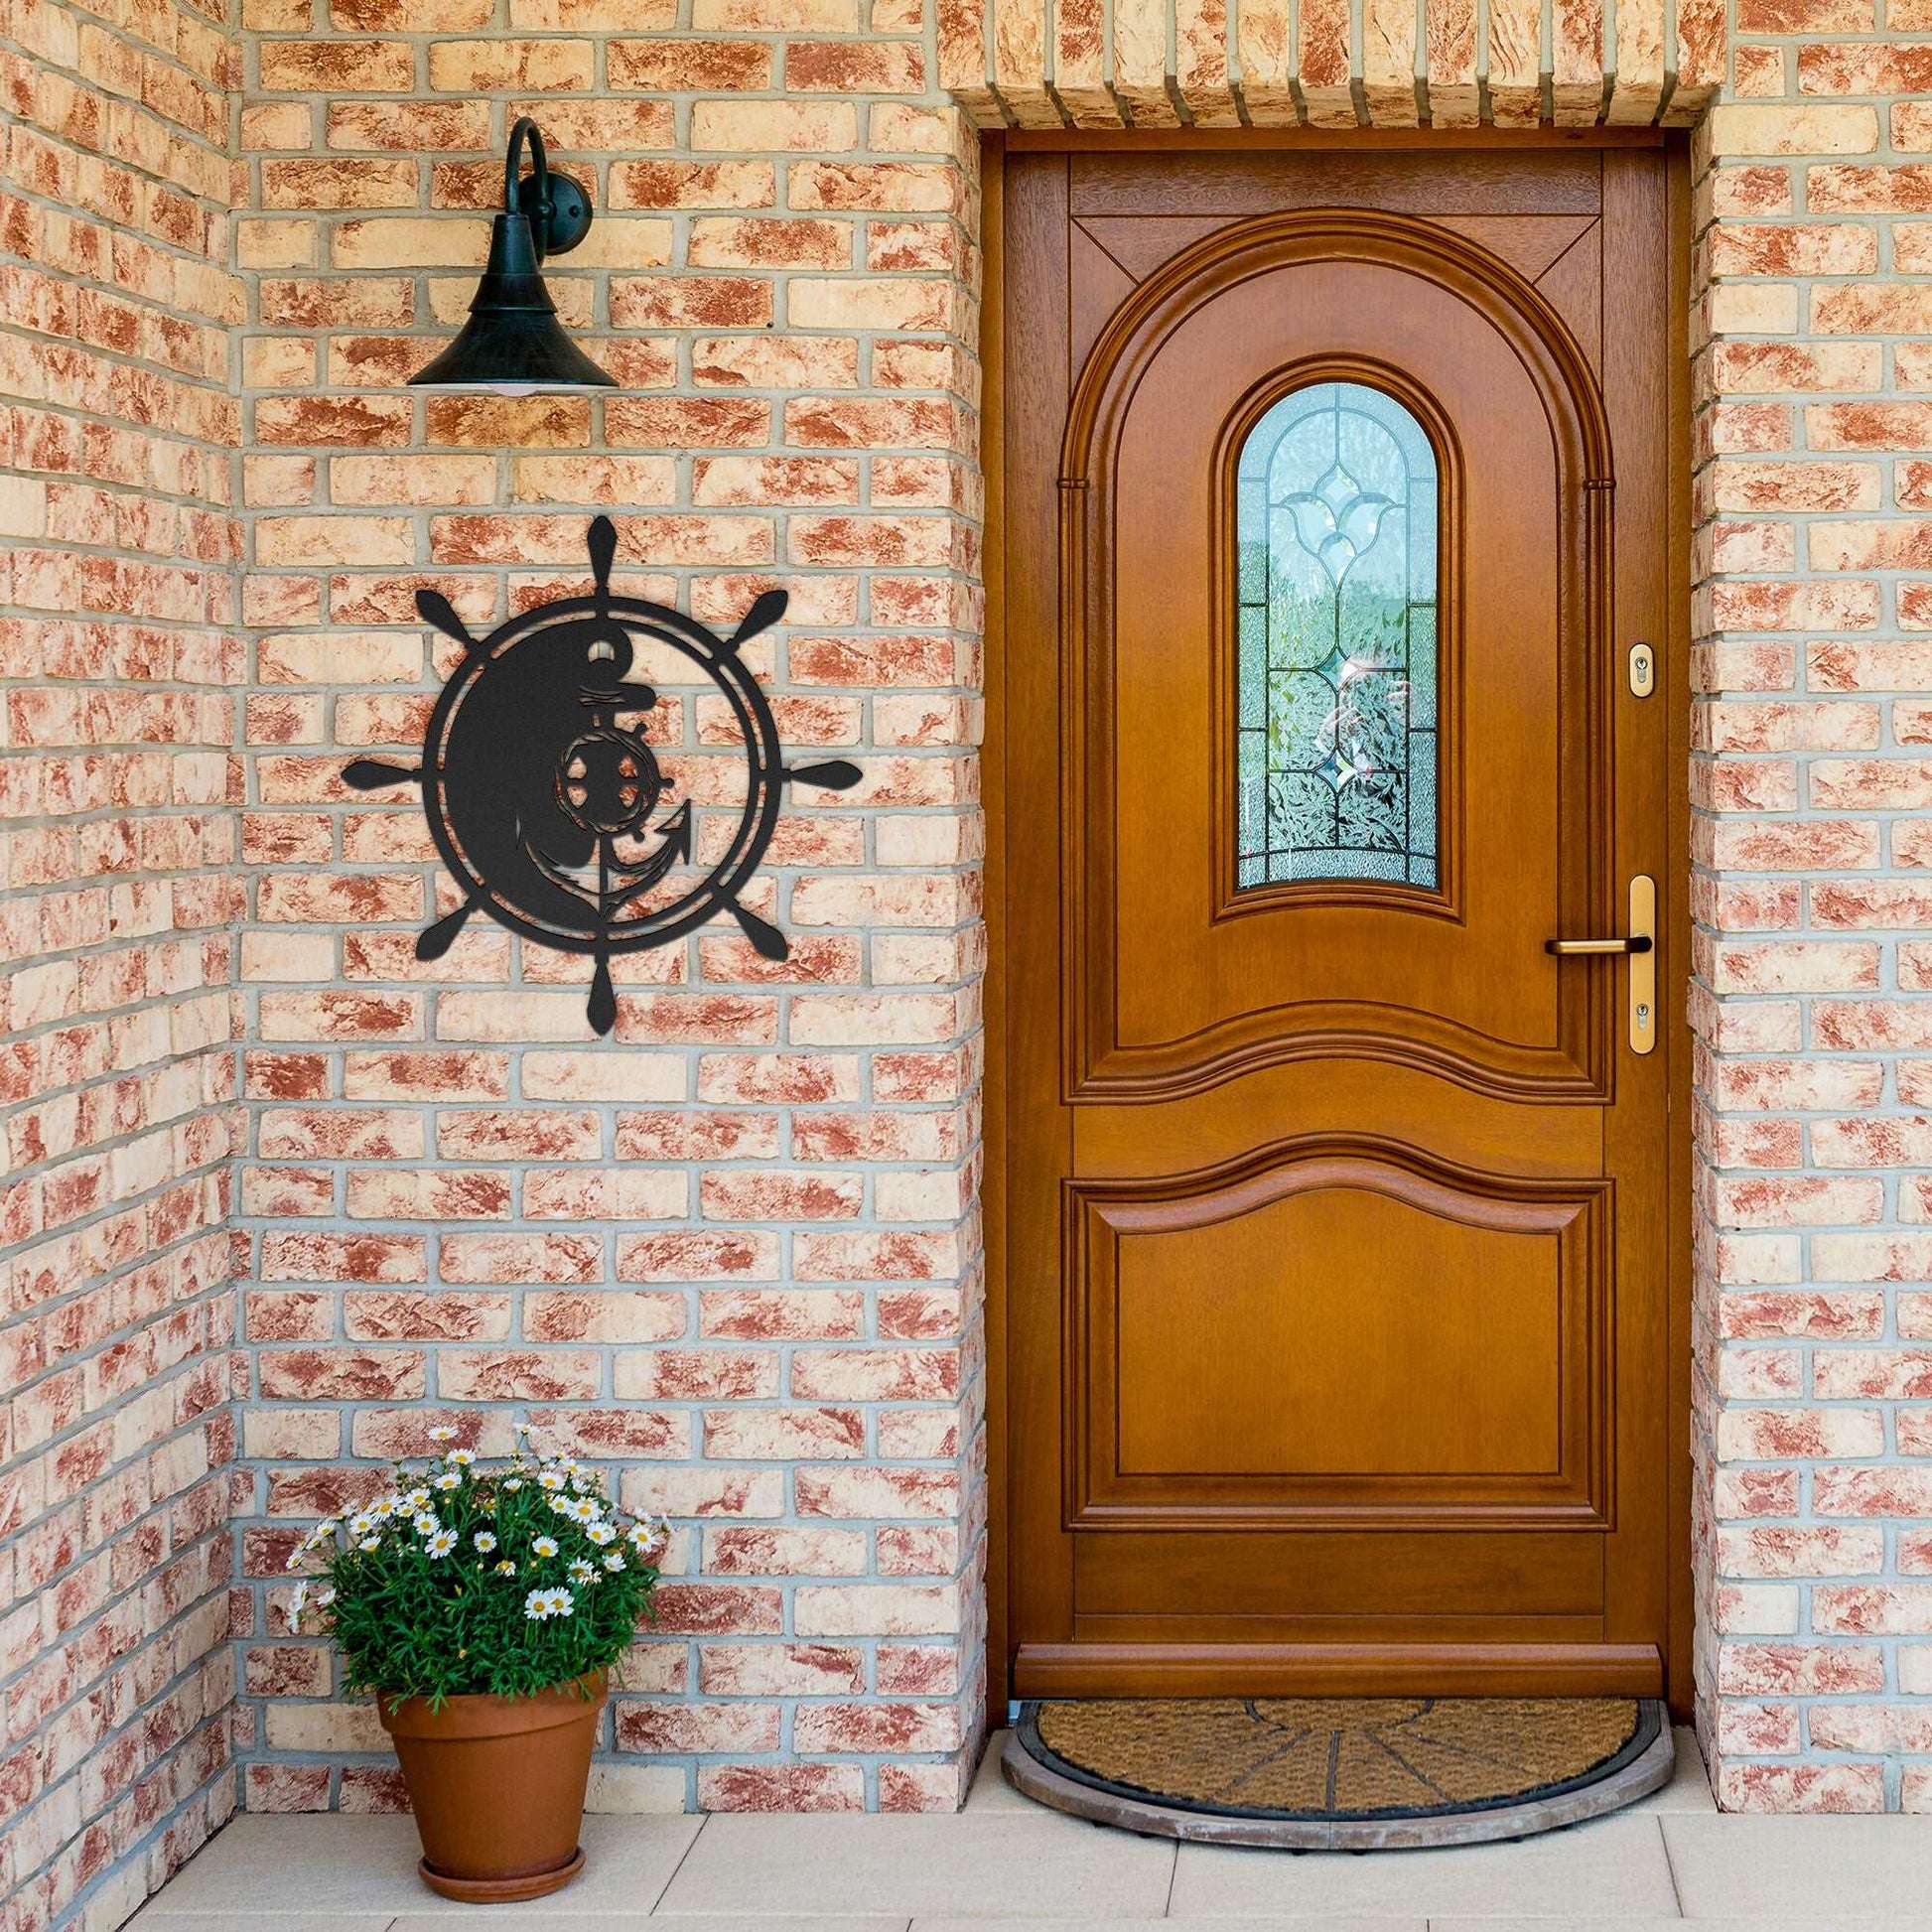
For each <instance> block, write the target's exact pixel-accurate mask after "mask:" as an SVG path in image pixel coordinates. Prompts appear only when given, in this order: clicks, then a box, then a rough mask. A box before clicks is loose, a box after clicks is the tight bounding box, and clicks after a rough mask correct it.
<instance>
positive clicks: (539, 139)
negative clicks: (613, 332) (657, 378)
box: [409, 115, 617, 396]
mask: <svg viewBox="0 0 1932 1932" xmlns="http://www.w3.org/2000/svg"><path fill="white" fill-rule="evenodd" d="M526 140H527V141H528V143H529V147H530V162H531V169H532V172H531V173H530V174H528V175H524V176H522V178H521V179H519V178H518V176H519V171H520V168H521V162H522V150H523V144H524V142H525V141H526ZM590 226H591V204H590V199H589V197H588V196H586V195H585V193H584V191H583V190H582V189H581V188H580V187H578V185H577V184H576V183H575V182H574V181H572V180H571V179H570V178H569V177H568V176H567V175H553V174H552V173H551V172H550V167H549V163H548V162H547V161H546V159H545V157H544V152H543V136H542V135H541V134H540V133H539V132H538V131H537V125H536V123H535V122H534V121H532V120H531V119H530V118H529V117H528V116H527V115H525V116H524V117H522V118H521V119H519V120H518V121H517V123H516V125H515V126H514V127H513V128H511V129H510V145H509V154H508V156H507V157H506V158H505V160H504V163H503V210H502V212H501V213H500V214H498V215H497V216H496V219H495V221H494V222H493V223H492V224H491V226H490V231H489V259H488V261H487V262H486V263H485V264H484V266H483V280H482V281H480V282H479V283H478V284H477V294H476V299H475V300H474V301H473V302H472V303H471V304H470V320H469V321H468V322H466V323H465V324H464V325H463V329H462V331H461V333H460V334H459V335H458V336H457V339H456V341H455V342H453V343H452V344H451V345H449V347H448V348H446V349H445V350H444V351H443V352H442V354H441V355H439V356H438V357H437V358H436V359H435V361H433V362H432V363H430V365H429V366H428V367H427V368H425V369H421V370H419V371H418V372H417V373H416V374H415V375H412V376H411V377H410V378H409V382H410V386H411V387H412V388H419V389H490V390H494V391H495V392H496V393H497V394H498V395H504V396H529V395H535V394H538V393H539V392H548V391H552V390H558V389H615V388H616V387H617V381H616V378H615V377H613V376H610V375H607V374H606V373H605V372H604V370H602V369H601V368H599V367H598V365H597V364H596V363H595V362H593V361H592V360H591V358H590V357H589V356H588V355H586V354H585V353H584V351H583V350H582V349H581V348H579V347H578V346H577V345H576V344H575V343H573V342H572V341H571V340H570V338H569V337H568V336H566V335H565V334H564V330H563V325H562V324H561V323H560V322H558V320H557V305H556V304H555V303H554V302H552V301H551V299H550V291H549V290H548V289H546V288H545V287H544V286H543V276H542V275H541V274H540V273H539V272H538V271H539V269H540V267H541V265H542V263H543V260H544V258H545V257H546V256H547V255H561V254H564V253H566V252H567V251H568V250H570V249H572V248H575V247H576V246H577V244H578V243H579V242H580V241H582V240H583V239H584V237H585V235H586V234H588V233H589V232H590Z"/></svg>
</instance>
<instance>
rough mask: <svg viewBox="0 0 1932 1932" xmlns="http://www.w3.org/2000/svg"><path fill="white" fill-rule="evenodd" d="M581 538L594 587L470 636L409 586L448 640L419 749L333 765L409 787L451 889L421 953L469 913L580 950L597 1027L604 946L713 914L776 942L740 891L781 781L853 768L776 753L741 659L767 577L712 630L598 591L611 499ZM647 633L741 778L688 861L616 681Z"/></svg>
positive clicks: (445, 939)
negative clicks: (702, 703) (709, 855)
mask: <svg viewBox="0 0 1932 1932" xmlns="http://www.w3.org/2000/svg"><path fill="white" fill-rule="evenodd" d="M589 544H590V556H591V568H592V570H593V572H594V573H595V575H596V589H595V590H594V592H593V593H592V595H591V596H589V597H573V598H564V599H561V600H559V601H558V602H556V603H554V604H545V605H539V606H538V607H536V608H535V609H534V610H531V611H527V612H524V613H523V614H522V615H521V616H518V617H514V618H511V619H510V620H509V621H507V622H505V623H502V624H499V625H498V626H497V627H496V628H495V629H494V630H492V631H491V632H490V633H489V634H488V636H486V637H483V638H481V639H480V638H477V637H475V636H473V635H472V634H471V632H470V630H469V628H468V627H467V626H466V625H465V623H464V621H463V620H462V619H461V618H460V617H458V616H457V614H456V612H455V611H454V610H453V609H452V608H451V606H450V604H449V601H448V600H447V599H446V598H444V597H442V596H440V595H439V594H438V593H437V592H435V591H429V590H424V591H418V592H417V593H416V608H417V610H418V611H419V612H421V613H422V616H423V618H424V620H425V621H427V622H429V623H432V624H434V625H435V626H436V628H437V629H439V630H441V631H442V632H443V633H444V634H445V635H446V636H449V637H453V638H454V639H455V640H456V641H457V642H458V643H459V644H461V645H462V646H463V660H462V662H461V663H459V664H458V665H457V667H456V669H455V670H454V671H453V672H452V673H451V674H450V678H449V681H448V682H447V683H446V684H445V685H444V687H443V690H442V693H441V695H440V696H439V697H438V698H437V701H436V708H435V710H434V711H433V712H432V713H431V714H430V721H429V729H428V731H427V732H426V733H425V734H424V738H423V761H422V763H421V765H420V766H419V767H416V768H414V769H412V768H410V767H408V766H405V765H399V764H389V763H385V762H383V761H382V760H381V759H354V760H352V761H351V762H350V763H349V764H348V765H347V766H346V767H345V769H344V772H343V777H344V779H345V781H346V782H347V783H348V784H350V785H352V786H353V787H354V788H355V789H356V790H358V791H375V790H379V789H380V788H382V787H383V786H385V785H392V784H401V783H412V784H416V785H419V786H421V788H422V799H423V811H424V815H425V816H426V817H427V819H428V821H429V829H430V836H431V837H432V838H433V839H434V840H435V841H436V849H437V851H438V852H439V853H441V855H442V858H443V863H444V864H445V865H446V866H448V867H449V869H450V872H451V874H452V875H453V876H454V878H455V879H456V881H457V883H458V884H459V885H460V886H461V887H462V889H463V894H464V898H463V903H462V904H461V905H459V906H458V907H457V909H456V910H455V911H454V912H451V913H448V914H447V915H446V916H444V917H442V918H439V919H438V920H437V921H436V922H435V923H434V924H433V925H431V926H429V927H428V928H427V929H426V930H425V931H424V932H423V933H422V934H421V935H420V936H419V937H418V938H417V941H416V957H417V958H418V959H440V958H441V957H442V956H443V954H444V953H446V952H448V951H449V949H450V946H451V945H452V943H453V942H454V941H455V939H456V936H457V934H458V933H459V932H461V931H462V930H463V927H464V924H465V922H466V921H467V920H468V919H469V918H470V916H471V914H472V913H474V912H479V911H481V912H483V913H485V914H487V915H488V916H489V917H490V918H492V919H494V920H495V921H496V922H497V923H498V924H499V925H504V926H507V927H508V928H509V929H510V931H512V932H515V933H520V934H521V935H522V936H523V937H524V938H526V939H533V940H535V941H536V942H537V944H539V945H543V946H554V947H556V948H558V949H559V950H560V951H563V952H579V953H589V954H591V956H592V957H593V958H594V959H595V960H596V961H597V969H596V972H595V973H594V974H593V976H592V980H591V994H590V1005H589V1009H588V1011H589V1017H590V1023H591V1026H592V1027H593V1028H594V1029H595V1030H596V1031H597V1032H598V1033H600V1034H608V1033H609V1032H610V1031H611V1029H612V1027H613V1026H614V1025H615V1024H616V1021H617V1013H618V1003H617V996H616V994H615V993H614V992H613V990H612V985H611V956H612V955H613V954H614V953H623V952H638V951H641V950H643V949H644V948H646V947H649V946H661V945H665V944H667V943H668V942H670V941H671V940H673V939H678V938H681V937H683V935H684V934H686V933H687V932H690V931H692V930H694V929H695V928H696V927H698V926H700V925H703V924H704V923H705V921H706V920H708V919H710V918H712V917H714V916H716V915H717V914H719V913H729V914H731V916H732V917H733V918H735V919H736V920H737V921H738V923H739V925H740V926H741V927H742V928H743V929H744V932H745V935H746V937H747V938H748V939H750V940H751V942H752V944H753V945H754V946H755V947H757V948H758V950H759V953H760V954H762V955H763V957H764V958H766V959H772V960H777V959H783V958H785V957H786V955H787V953H788V952H789V950H790V948H789V945H788V943H787V941H786V939H785V936H784V934H783V933H782V932H780V931H779V930H778V929H777V927H776V926H774V925H772V924H771V923H770V922H769V921H768V920H766V919H763V918H760V917H759V914H757V913H756V912H753V911H750V910H748V909H747V907H746V906H745V905H744V903H743V902H742V901H741V898H740V897H739V896H740V895H741V894H742V893H743V892H744V890H745V888H746V886H747V884H748V883H749V882H750V881H751V879H752V876H753V875H754V874H755V873H756V872H757V871H758V869H759V863H760V862H761V861H762V859H763V858H764V855H765V851H766V849H767V848H768V847H769V845H770V843H771V834H772V831H773V830H774V829H775V827H776V825H777V821H778V809H779V787H780V786H781V785H782V784H784V783H785V782H786V781H788V780H789V781H791V782H794V783H799V784H810V785H824V786H827V787H828V788H830V789H832V790H835V791H842V790H844V789H845V788H846V787H847V786H849V785H853V784H856V783H857V782H858V781H859V775H860V773H859V767H858V766H857V765H855V764H852V763H850V762H848V761H847V760H846V759H827V760H824V761H822V762H818V763H812V764H799V765H790V766H787V765H786V764H785V763H784V761H783V753H782V752H781V750H780V748H779V745H778V731H777V725H776V723H775V721H774V720H773V718H772V716H771V707H770V705H769V704H768V703H767V702H766V700H765V696H764V693H763V692H762V691H761V690H759V684H758V680H757V679H756V678H754V677H753V675H752V674H751V672H750V671H749V670H748V669H747V668H746V667H745V665H744V663H743V661H742V660H741V658H740V656H739V651H740V649H741V647H742V646H743V645H744V644H745V643H746V642H747V641H748V640H749V639H750V638H752V637H755V636H757V635H758V634H759V631H761V630H765V629H767V628H769V626H770V625H772V624H774V623H776V622H777V621H778V620H779V619H780V618H781V617H783V616H784V611H785V604H786V597H785V593H784V592H783V591H767V592H765V594H764V595H763V596H762V597H760V598H759V599H758V601H757V602H756V603H755V604H754V605H753V606H752V608H751V610H750V612H749V613H748V614H747V615H746V618H745V621H744V622H743V623H741V624H740V625H739V626H738V628H737V630H736V631H735V632H733V634H732V635H731V636H730V637H729V638H723V637H720V636H718V635H717V634H716V632H714V631H712V630H709V629H707V628H706V626H705V625H703V624H701V623H699V622H697V621H695V620H694V619H691V618H687V617H685V616H684V615H683V613H682V612H679V611H673V610H671V609H669V608H667V607H666V606H664V605H661V604H647V603H645V602H643V601H642V600H641V599H639V598H630V597H614V596H612V594H611V581H610V580H611V564H612V560H613V559H614V558H615V557H616V555H617V547H618V533H617V530H616V528H615V526H614V525H613V524H612V522H611V519H610V518H609V517H608V516H600V517H598V518H597V519H596V520H595V521H594V522H593V523H592V524H591V527H590V536H589ZM646 639H649V640H654V641H655V642H656V643H657V644H659V645H664V646H668V647H669V649H670V650H672V651H674V652H676V653H677V654H678V656H680V657H681V658H683V659H684V660H685V661H686V662H687V663H689V664H690V665H691V666H692V667H693V668H694V669H695V671H696V672H697V673H698V674H699V676H700V677H701V678H702V679H703V680H705V681H707V682H708V683H709V684H710V685H711V686H712V687H713V688H715V689H716V690H717V691H718V692H720V693H722V694H723V696H724V698H725V701H726V703H727V704H728V705H729V706H730V707H731V712H732V716H733V717H734V718H735V719H736V721H737V725H738V730H739V733H740V735H741V737H742V739H743V745H744V758H745V766H746V770H745V795H744V798H743V800H742V801H737V802H735V803H731V804H728V805H726V806H724V807H722V808H721V809H720V811H719V814H718V815H719V816H720V817H721V818H722V817H724V816H725V814H726V813H727V812H730V813H732V814H734V815H735V816H734V819H733V822H732V824H731V827H730V835H729V837H728V838H726V839H725V840H724V841H723V842H722V845H721V847H720V850H719V856H718V858H717V859H716V861H715V862H714V863H712V864H710V865H709V866H702V865H697V864H694V862H693V855H694V852H695V851H696V848H697V828H696V826H695V824H694V819H693V811H692V805H693V801H692V799H691V798H689V797H684V798H678V799H675V800H674V799H673V797H672V795H671V794H673V793H674V792H675V791H676V789H677V786H676V783H675V781H674V780H673V779H672V778H670V777H668V776H667V775H666V774H665V773H664V771H663V769H662V767H661V766H660V765H659V763H658V760H657V757H656V755H655V753H653V752H652V750H651V748H650V745H649V744H648V742H647V740H646V734H645V730H644V720H645V717H646V714H648V713H649V712H650V711H651V710H652V709H653V708H654V707H655V706H656V704H657V702H658V694H657V692H656V691H655V690H654V689H653V688H652V687H651V686H650V685H649V684H646V683H643V682H641V681H634V682H633V681H630V680H629V676H628V674H629V672H630V669H631V666H632V663H633V662H634V660H635V656H636V647H637V644H638V643H639V642H641V641H643V640H646ZM705 844H706V846H707V849H709V847H710V846H711V844H712V840H711V839H707V840H706V841H705Z"/></svg>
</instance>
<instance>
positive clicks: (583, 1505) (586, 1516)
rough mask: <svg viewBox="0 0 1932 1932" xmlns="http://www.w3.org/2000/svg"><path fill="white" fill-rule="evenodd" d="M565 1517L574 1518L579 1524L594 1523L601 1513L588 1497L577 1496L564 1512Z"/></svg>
mask: <svg viewBox="0 0 1932 1932" xmlns="http://www.w3.org/2000/svg"><path fill="white" fill-rule="evenodd" d="M564 1514H565V1515H566V1516H574V1517H576V1519H577V1520H578V1522H580V1523H595V1522H596V1521H597V1519H598V1516H599V1515H600V1514H601V1512H600V1511H599V1509H598V1506H597V1504H596V1503H594V1502H593V1501H592V1500H591V1499H590V1497H588V1496H579V1497H578V1499H577V1500H576V1501H575V1502H574V1503H572V1504H571V1505H570V1506H569V1507H568V1508H567V1509H566V1510H565V1511H564Z"/></svg>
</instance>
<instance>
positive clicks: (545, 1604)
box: [523, 1589, 571, 1623]
mask: <svg viewBox="0 0 1932 1932" xmlns="http://www.w3.org/2000/svg"><path fill="white" fill-rule="evenodd" d="M559 1597H561V1598H562V1599H563V1601H562V1603H561V1604H559V1602H558V1600H557V1599H558V1598H559ZM570 1603H571V1596H570V1591H569V1590H567V1589H533V1590H532V1591H531V1592H530V1593H529V1595H527V1596H526V1597H524V1599H523V1614H524V1615H525V1616H526V1617H528V1618H529V1619H530V1621H531V1622H532V1623H542V1622H545V1621H547V1620H548V1619H549V1618H551V1617H553V1616H568V1615H569V1614H570Z"/></svg>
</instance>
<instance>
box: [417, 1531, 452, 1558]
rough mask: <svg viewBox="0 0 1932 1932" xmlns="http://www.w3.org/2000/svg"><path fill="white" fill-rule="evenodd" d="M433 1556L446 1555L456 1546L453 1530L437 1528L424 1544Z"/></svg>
mask: <svg viewBox="0 0 1932 1932" xmlns="http://www.w3.org/2000/svg"><path fill="white" fill-rule="evenodd" d="M424 1547H425V1548H426V1549H427V1550H428V1551H429V1553H430V1555H431V1556H433V1557H447V1556H448V1555H449V1554H450V1552H451V1551H452V1550H454V1549H455V1548H456V1531H455V1530H438V1531H437V1532H436V1534H435V1535H434V1536H433V1537H431V1538H430V1540H429V1542H428V1543H427V1544H426V1545H425V1546H424Z"/></svg>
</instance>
